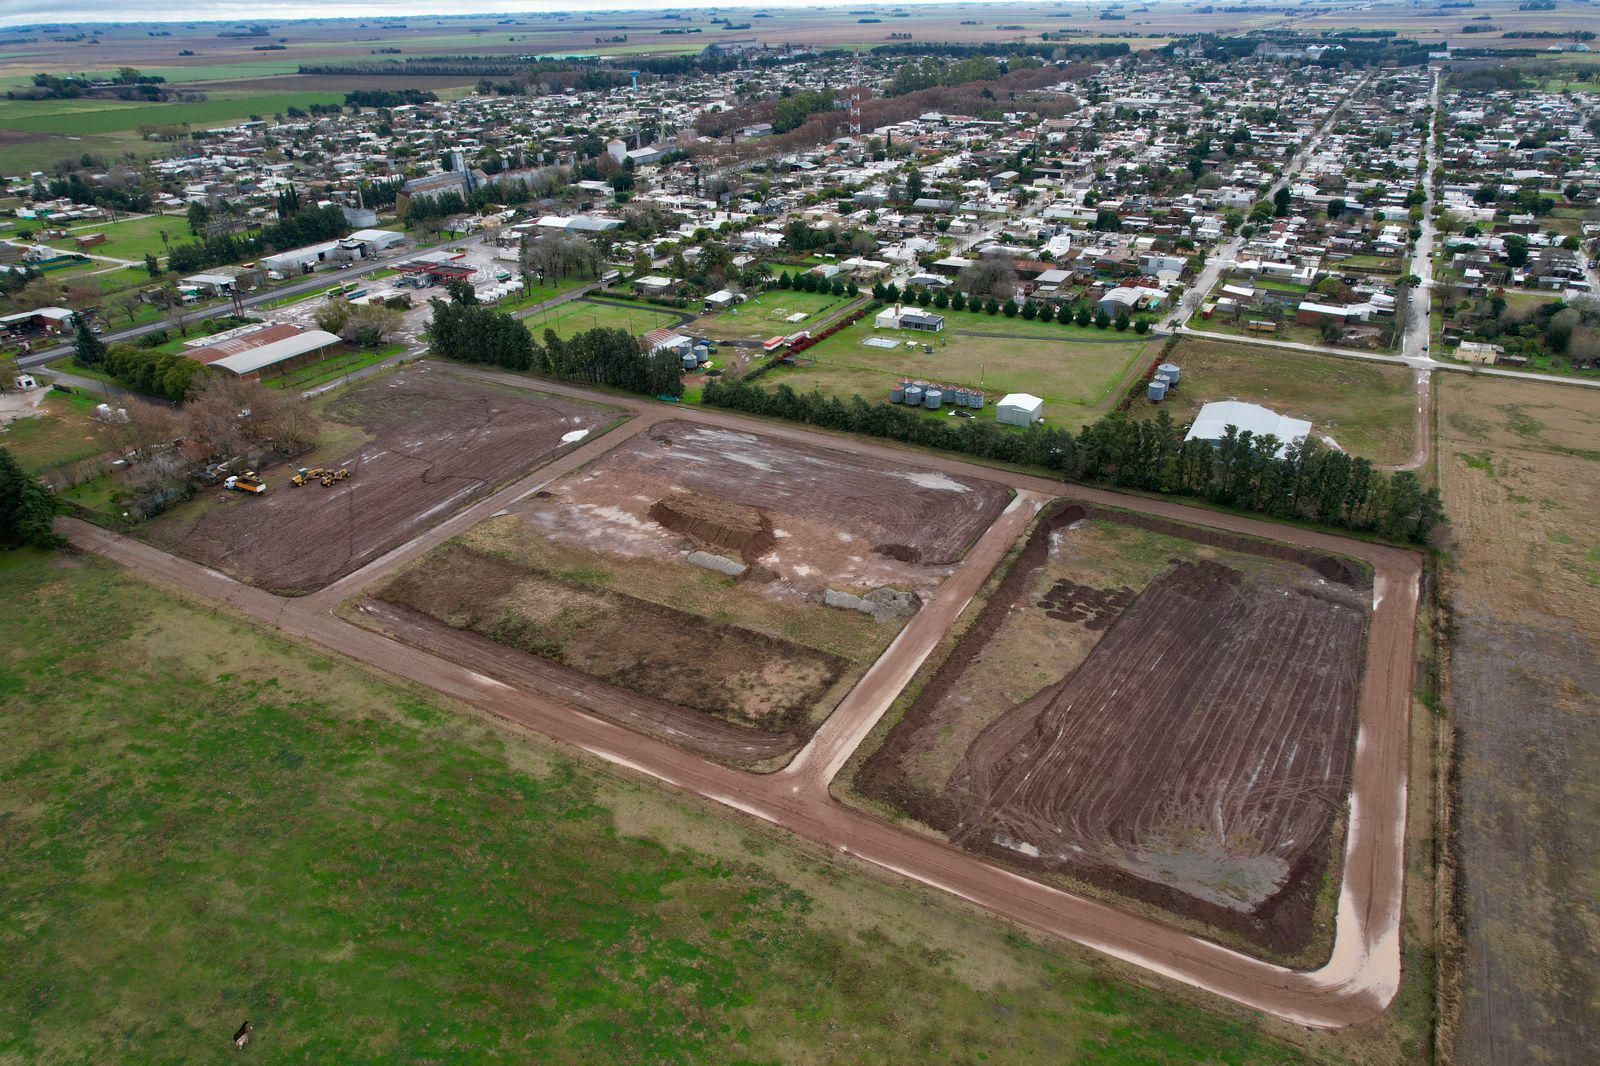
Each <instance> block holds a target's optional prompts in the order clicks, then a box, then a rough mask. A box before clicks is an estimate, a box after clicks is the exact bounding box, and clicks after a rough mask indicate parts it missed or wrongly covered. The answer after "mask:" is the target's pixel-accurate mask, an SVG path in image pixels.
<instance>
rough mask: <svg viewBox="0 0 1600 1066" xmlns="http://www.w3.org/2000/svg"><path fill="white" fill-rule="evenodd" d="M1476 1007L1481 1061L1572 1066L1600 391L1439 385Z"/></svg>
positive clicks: (1589, 918) (1590, 989)
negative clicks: (1517, 1060) (1521, 1060)
mask: <svg viewBox="0 0 1600 1066" xmlns="http://www.w3.org/2000/svg"><path fill="white" fill-rule="evenodd" d="M1437 377H1438V378H1439V379H1441V380H1440V382H1439V385H1438V394H1439V404H1440V408H1439V460H1440V470H1441V474H1442V479H1441V482H1442V484H1441V487H1442V491H1443V495H1444V502H1445V510H1446V512H1447V513H1448V515H1449V517H1450V522H1451V527H1452V534H1453V541H1454V543H1453V545H1452V554H1453V561H1454V565H1453V566H1452V567H1450V568H1449V569H1448V570H1446V571H1445V572H1444V574H1443V579H1444V581H1445V582H1446V588H1447V589H1448V591H1449V593H1450V597H1449V599H1450V605H1451V611H1452V647H1451V650H1450V659H1449V685H1448V688H1447V704H1448V708H1449V711H1450V712H1451V717H1452V720H1453V721H1454V723H1455V727H1456V729H1457V730H1458V736H1459V739H1458V741H1457V757H1458V760H1459V764H1460V770H1459V773H1460V786H1459V809H1458V813H1457V817H1456V822H1457V827H1458V828H1457V831H1458V834H1459V838H1460V848H1459V850H1460V855H1461V862H1462V869H1461V882H1462V889H1463V891H1462V900H1463V915H1462V919H1463V920H1462V926H1463V930H1464V933H1465V938H1466V945H1465V957H1464V959H1463V968H1464V971H1465V980H1464V984H1465V988H1466V996H1465V1000H1464V1003H1463V1012H1462V1019H1461V1024H1462V1037H1461V1041H1462V1044H1463V1046H1469V1047H1474V1048H1481V1049H1484V1051H1483V1061H1493V1060H1496V1059H1503V1058H1507V1057H1512V1058H1515V1057H1521V1058H1526V1059H1529V1060H1530V1061H1535V1060H1536V1061H1548V1062H1562V1061H1567V1062H1576V1061H1580V1060H1583V1059H1586V1058H1588V1057H1589V1056H1590V1054H1591V1046H1592V1043H1593V1039H1594V1036H1595V1029H1594V1024H1593V1021H1594V1017H1595V1011H1594V1007H1595V998H1594V997H1595V989H1594V985H1593V980H1592V971H1593V961H1594V958H1595V957H1596V954H1597V952H1600V936H1597V934H1596V932H1595V931H1596V929H1600V904H1597V900H1600V845H1597V843H1596V842H1597V841H1600V784H1597V778H1596V775H1595V773H1594V767H1595V766H1596V765H1600V724H1597V723H1600V666H1597V661H1600V660H1597V659H1596V656H1595V648H1596V647H1597V646H1600V598H1597V593H1600V533H1597V530H1596V526H1595V516H1596V515H1600V392H1595V391H1592V390H1589V389H1582V388H1572V387H1560V386H1550V385H1543V384H1535V383H1531V382H1519V381H1508V380H1503V379H1497V378H1489V377H1467V376H1465V375H1460V374H1440V375H1437Z"/></svg>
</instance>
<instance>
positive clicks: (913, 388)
mask: <svg viewBox="0 0 1600 1066" xmlns="http://www.w3.org/2000/svg"><path fill="white" fill-rule="evenodd" d="M904 399H905V404H906V406H907V407H920V406H922V386H921V385H919V384H917V383H916V382H915V381H913V382H912V383H911V384H909V385H907V386H906V387H905V397H904Z"/></svg>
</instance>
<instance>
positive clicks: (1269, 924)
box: [854, 504, 1371, 954]
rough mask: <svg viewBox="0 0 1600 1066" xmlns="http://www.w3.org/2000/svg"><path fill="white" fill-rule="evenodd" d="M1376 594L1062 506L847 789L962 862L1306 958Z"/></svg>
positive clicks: (1114, 516) (1153, 527) (1044, 521)
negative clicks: (1121, 902)
mask: <svg viewBox="0 0 1600 1066" xmlns="http://www.w3.org/2000/svg"><path fill="white" fill-rule="evenodd" d="M1370 599H1371V579H1370V576H1369V575H1368V574H1367V572H1366V571H1365V570H1364V569H1362V568H1360V567H1359V566H1357V565H1356V564H1353V563H1350V562H1348V561H1346V560H1341V559H1334V558H1331V557H1326V556H1315V555H1311V554H1307V553H1302V552H1300V551H1298V550H1296V549H1291V548H1288V547H1285V546H1282V545H1278V544H1274V543H1270V542H1260V541H1253V540H1250V539H1247V538H1243V537H1237V536H1233V535H1231V534H1223V533H1219V532H1217V531H1212V530H1201V529H1198V528H1191V527H1185V526H1180V525H1177V524H1174V523H1169V522H1165V521H1162V520H1157V519H1151V518H1147V517H1143V516H1136V515H1133V514H1131V513H1127V512H1120V511H1108V510H1100V509H1086V508H1085V507H1084V506H1081V505H1077V504H1070V505H1062V504H1058V505H1056V506H1055V507H1054V508H1052V509H1050V510H1047V512H1046V513H1045V515H1044V516H1043V517H1042V518H1041V519H1040V520H1039V522H1038V523H1036V525H1035V527H1034V529H1033V530H1032V532H1031V533H1030V535H1029V537H1028V539H1027V540H1026V542H1025V543H1024V544H1023V546H1022V548H1021V549H1020V551H1019V552H1018V553H1017V554H1016V555H1015V557H1014V559H1013V560H1012V562H1011V563H1010V566H1009V569H1007V570H1006V571H1005V573H1004V576H1003V577H1002V578H1001V579H1000V580H999V582H998V584H996V585H995V586H994V588H993V591H992V593H991V594H990V596H989V597H988V600H987V602H986V604H985V606H984V608H983V610H982V612H981V614H979V615H978V616H977V618H976V619H975V620H974V621H972V622H971V623H970V628H968V629H967V630H966V631H965V632H964V633H960V634H953V635H952V636H951V637H950V638H947V642H946V647H945V649H944V653H945V657H944V658H943V661H942V663H941V664H940V665H938V666H937V668H936V669H932V668H925V670H924V674H923V675H922V677H921V678H920V679H919V682H918V683H916V684H914V686H913V689H912V690H910V691H909V692H908V693H907V694H906V695H904V696H903V697H902V700H901V703H900V704H899V705H898V707H897V710H898V711H899V712H900V713H899V714H898V715H897V714H895V713H891V715H890V716H889V720H888V721H887V722H886V723H885V724H881V725H880V726H879V730H878V734H877V737H878V740H879V742H880V743H881V746H879V747H877V749H876V750H875V751H874V752H873V753H872V754H871V756H870V758H867V759H866V760H865V761H864V762H863V763H862V764H861V766H860V769H859V771H858V773H857V775H856V777H855V784H854V788H855V790H856V791H857V792H858V793H859V794H860V795H862V796H864V797H866V798H867V799H868V800H870V801H875V802H877V803H881V804H886V805H888V807H889V808H890V809H892V810H893V811H894V812H895V813H897V814H899V815H901V816H909V817H910V818H912V819H913V820H915V821H917V822H920V823H922V824H923V825H924V826H927V827H929V828H931V829H933V830H936V831H937V832H939V833H941V834H943V835H945V836H946V837H947V838H948V839H950V840H951V841H952V842H953V843H956V844H958V845H960V846H962V847H966V848H969V849H971V850H974V851H978V852H981V853H983V854H985V855H988V856H990V857H993V858H996V859H999V860H1000V861H1002V862H1006V863H1008V864H1012V865H1017V866H1021V867H1023V868H1025V869H1028V870H1030V871H1033V872H1037V873H1041V874H1044V875H1047V876H1057V875H1059V876H1064V877H1065V878H1067V879H1068V881H1069V882H1070V883H1072V884H1075V885H1080V884H1081V885H1087V886H1091V887H1093V888H1096V889H1099V890H1104V891H1109V892H1111V893H1113V894H1114V895H1120V896H1125V897H1133V898H1135V899H1139V900H1143V901H1145V902H1146V903H1148V904H1153V905H1155V906H1157V907H1160V908H1163V909H1165V910H1167V911H1169V912H1173V913H1176V914H1178V915H1181V916H1183V917H1184V918H1187V919H1192V920H1197V921H1199V922H1201V923H1203V924H1204V925H1205V926H1207V927H1210V928H1216V929H1221V930H1226V931H1228V932H1229V933H1231V934H1233V935H1234V936H1236V937H1238V938H1240V939H1241V940H1242V941H1243V942H1244V943H1249V944H1254V945H1258V946H1259V947H1260V948H1262V949H1265V950H1267V951H1269V952H1274V953H1280V954H1293V953H1295V952H1297V951H1299V950H1301V949H1302V948H1303V947H1304V945H1305V944H1306V943H1307V942H1308V940H1309V939H1310V938H1311V936H1312V933H1313V925H1314V923H1313V916H1314V912H1315V909H1316V905H1317V897H1318V894H1319V891H1320V887H1321V881H1322V874H1323V872H1324V870H1325V868H1326V863H1327V859H1328V856H1329V855H1330V854H1331V846H1332V844H1333V843H1335V842H1334V841H1333V840H1332V839H1331V837H1332V830H1333V828H1334V824H1335V820H1336V816H1337V814H1338V812H1339V810H1340V808H1341V804H1342V801H1343V795H1344V792H1345V789H1346V788H1347V777H1348V772H1349V760H1350V755H1351V746H1352V745H1351V741H1352V735H1353V732H1352V731H1353V725H1354V717H1355V705H1356V696H1357V688H1358V685H1359V681H1360V656H1361V649H1362V641H1363V634H1364V631H1365V625H1366V618H1367V605H1368V604H1369V603H1370ZM896 719H897V720H896ZM870 747H871V744H870V743H869V748H870Z"/></svg>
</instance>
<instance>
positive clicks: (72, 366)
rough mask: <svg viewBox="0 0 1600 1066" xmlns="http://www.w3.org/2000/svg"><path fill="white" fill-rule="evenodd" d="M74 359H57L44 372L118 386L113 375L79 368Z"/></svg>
mask: <svg viewBox="0 0 1600 1066" xmlns="http://www.w3.org/2000/svg"><path fill="white" fill-rule="evenodd" d="M162 347H163V348H165V345H163V346H162ZM157 350H159V349H157ZM72 358H73V357H72V356H70V355H69V356H67V357H66V358H65V359H57V360H56V361H55V362H53V363H46V364H45V365H44V372H45V373H47V374H49V373H57V374H72V375H74V376H75V377H80V378H88V379H90V380H91V381H98V382H101V383H103V384H106V385H115V384H116V382H114V381H112V380H111V375H110V374H107V373H106V372H105V371H104V370H102V369H100V368H99V367H97V366H79V365H78V364H77V363H74V362H73V361H72ZM95 402H96V403H99V402H100V401H98V400H96V401H95Z"/></svg>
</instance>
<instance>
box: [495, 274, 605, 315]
mask: <svg viewBox="0 0 1600 1066" xmlns="http://www.w3.org/2000/svg"><path fill="white" fill-rule="evenodd" d="M508 269H509V264H508ZM511 274H512V276H513V277H515V276H516V274H517V272H516V271H515V270H512V271H511ZM593 280H594V279H593V278H566V279H564V280H562V281H556V282H552V283H550V284H549V285H535V286H534V287H533V288H531V289H529V290H528V291H526V292H524V293H521V294H519V295H517V296H515V297H508V298H507V299H504V300H501V301H500V302H499V303H497V304H495V305H494V309H495V310H496V311H501V312H504V313H507V314H515V313H516V312H518V311H522V310H526V309H527V308H529V307H536V306H538V305H539V304H542V303H544V302H545V301H546V300H551V299H554V298H555V297H557V296H560V295H561V294H562V293H564V292H571V291H572V290H573V289H577V288H581V287H583V286H584V285H588V284H591V283H592V282H593Z"/></svg>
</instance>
